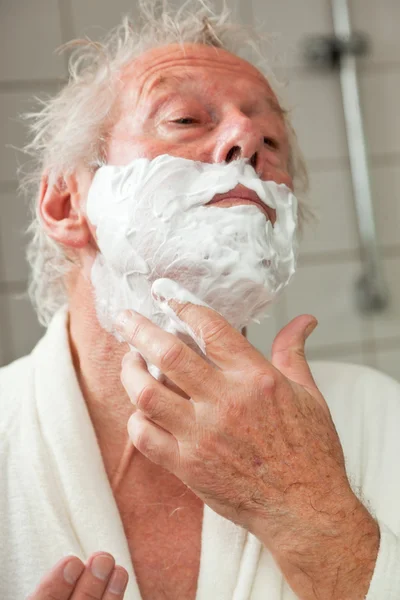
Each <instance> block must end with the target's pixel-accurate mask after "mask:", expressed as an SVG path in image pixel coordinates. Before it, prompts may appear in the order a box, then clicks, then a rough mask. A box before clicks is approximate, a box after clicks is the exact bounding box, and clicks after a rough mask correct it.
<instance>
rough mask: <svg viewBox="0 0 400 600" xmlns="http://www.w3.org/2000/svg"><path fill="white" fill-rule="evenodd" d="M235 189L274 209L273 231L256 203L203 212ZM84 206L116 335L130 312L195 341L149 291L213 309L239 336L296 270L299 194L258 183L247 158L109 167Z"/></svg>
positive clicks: (100, 307)
mask: <svg viewBox="0 0 400 600" xmlns="http://www.w3.org/2000/svg"><path fill="white" fill-rule="evenodd" d="M238 184H242V185H243V186H245V187H246V188H248V189H250V190H254V191H255V192H256V194H257V195H258V197H259V198H260V200H261V201H262V202H264V203H265V204H266V205H267V206H269V207H270V208H272V209H274V210H275V211H276V222H275V224H274V226H272V223H271V222H270V221H269V220H267V217H266V215H265V214H264V213H263V212H262V211H261V209H260V208H259V207H257V206H256V205H236V206H232V207H229V208H225V207H218V206H214V205H210V206H205V205H206V204H207V203H208V202H210V201H211V200H212V199H213V198H214V196H215V195H216V194H220V193H225V192H228V191H230V190H232V189H233V188H235V187H236V186H237V185H238ZM86 210H87V216H88V219H89V221H90V222H91V223H92V224H93V225H94V226H95V227H96V237H97V244H98V247H99V249H100V252H99V253H98V255H97V258H96V260H95V263H94V265H93V268H92V272H91V280H92V284H93V287H94V290H95V295H96V308H97V314H98V318H99V321H100V323H101V325H102V326H103V327H104V328H105V329H106V330H108V331H110V332H113V331H114V326H113V324H114V322H115V318H116V316H117V315H118V314H119V313H120V312H121V311H122V310H124V309H130V308H131V309H134V310H135V311H137V312H139V313H141V314H143V315H145V316H146V317H148V318H149V319H151V320H152V321H153V322H155V323H156V324H158V325H159V326H160V327H162V328H163V329H165V330H167V331H172V332H174V333H176V332H177V331H179V330H180V331H181V332H182V333H186V334H190V335H191V337H192V338H193V332H191V333H190V331H189V329H188V327H187V326H185V324H181V325H180V326H179V324H178V321H179V319H177V318H175V319H174V318H173V317H172V315H171V311H172V309H168V304H167V303H166V302H161V303H160V302H158V301H157V300H156V299H155V298H154V297H153V295H152V293H151V292H152V286H153V292H154V293H155V294H157V295H159V296H163V297H164V298H165V299H166V300H168V299H170V298H171V297H176V294H178V290H179V294H178V296H179V297H178V298H177V299H178V300H180V301H188V302H192V303H197V304H205V305H208V306H210V307H211V308H213V309H214V310H216V311H218V312H219V313H220V314H221V315H223V316H224V317H225V318H226V319H227V320H228V321H229V322H230V323H231V325H232V326H233V327H235V328H236V329H238V330H240V329H242V328H243V327H245V326H246V325H247V324H248V323H249V322H250V321H252V320H255V319H257V317H260V316H262V315H263V314H264V313H265V310H266V307H267V306H268V304H269V303H270V302H271V300H272V299H274V298H275V297H276V296H277V294H279V292H280V291H281V290H282V289H283V288H284V287H285V286H286V285H287V284H288V282H289V280H290V278H291V277H292V275H293V273H294V271H295V267H296V255H297V241H296V229H297V200H296V197H295V196H294V195H293V193H292V192H291V190H290V189H289V188H288V187H287V186H286V185H284V184H277V183H275V182H273V181H262V180H261V179H260V178H259V177H258V175H257V174H256V172H255V170H254V169H253V167H252V166H251V165H250V164H248V161H245V160H239V161H234V162H232V163H229V164H226V163H216V164H209V163H202V162H195V161H191V160H187V159H184V158H177V157H173V156H169V155H161V156H158V157H156V158H155V159H153V160H148V159H145V158H140V159H136V160H134V161H133V162H131V163H130V164H128V165H126V166H109V165H106V166H103V167H101V168H100V169H98V171H97V172H96V174H95V176H94V178H93V182H92V185H91V187H90V190H89V194H88V198H87V206H86ZM159 280H160V281H159ZM168 280H170V281H169V283H168ZM173 282H175V283H176V284H177V285H175V286H174V285H173ZM171 283H172V287H171ZM171 317H172V318H171ZM197 342H198V343H199V345H200V347H201V340H197ZM201 349H202V350H203V351H204V348H201Z"/></svg>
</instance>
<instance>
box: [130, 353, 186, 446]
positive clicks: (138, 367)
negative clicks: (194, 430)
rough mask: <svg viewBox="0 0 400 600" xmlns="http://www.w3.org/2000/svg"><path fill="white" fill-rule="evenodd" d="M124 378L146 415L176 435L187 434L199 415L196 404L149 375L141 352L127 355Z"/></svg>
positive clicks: (132, 396)
mask: <svg viewBox="0 0 400 600" xmlns="http://www.w3.org/2000/svg"><path fill="white" fill-rule="evenodd" d="M121 381H122V384H123V386H124V388H125V390H126V392H127V394H128V396H129V398H130V399H131V402H132V403H133V404H135V406H136V408H138V409H139V410H141V411H142V412H143V413H144V414H145V415H146V417H148V418H149V419H151V420H152V421H153V422H154V423H156V424H157V425H159V426H160V427H162V428H163V429H165V430H166V431H168V432H169V433H171V434H172V435H173V436H175V437H176V438H179V439H182V438H185V437H187V436H188V434H189V432H190V430H191V427H192V423H194V422H195V419H196V415H195V412H194V407H193V404H192V403H191V402H190V401H189V400H186V399H185V398H182V396H179V395H178V394H177V393H175V392H173V391H171V390H169V389H168V388H167V387H165V385H164V384H162V383H160V382H159V381H157V380H156V379H155V378H154V377H153V376H152V375H150V373H149V372H148V370H147V367H146V363H145V362H144V360H143V359H142V357H141V356H140V355H139V354H138V353H136V352H129V353H128V354H126V355H125V356H124V358H123V360H122V371H121Z"/></svg>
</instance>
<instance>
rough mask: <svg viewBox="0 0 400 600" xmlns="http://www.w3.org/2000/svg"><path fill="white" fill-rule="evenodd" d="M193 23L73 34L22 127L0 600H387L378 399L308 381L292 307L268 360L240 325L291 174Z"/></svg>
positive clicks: (384, 391)
mask: <svg viewBox="0 0 400 600" xmlns="http://www.w3.org/2000/svg"><path fill="white" fill-rule="evenodd" d="M202 6H203V5H202ZM202 11H203V12H200V13H196V14H195V13H193V15H190V14H189V15H186V16H184V15H183V14H181V13H179V14H177V15H176V17H175V18H174V19H171V18H170V17H168V15H167V14H166V13H165V12H164V13H162V14H161V15H159V16H158V17H156V16H155V15H154V14H153V13H152V12H151V11H150V10H147V11H145V12H144V16H145V26H144V28H143V29H142V30H141V31H140V32H139V33H135V32H134V31H133V30H132V29H131V28H130V26H129V25H128V24H127V23H126V22H125V24H124V25H123V26H122V27H120V28H119V29H118V30H116V31H114V32H113V33H112V34H111V36H110V38H109V39H108V41H106V43H105V44H104V45H95V44H92V45H90V44H89V45H88V44H86V45H84V46H83V47H82V45H81V46H80V47H78V49H77V50H76V51H75V54H73V55H72V58H71V79H70V81H69V83H68V84H67V85H66V87H65V88H64V89H63V90H62V91H61V92H60V93H59V94H58V96H56V97H55V98H53V99H51V100H50V101H49V102H48V103H47V104H46V105H45V106H44V107H43V110H42V111H41V112H40V113H39V114H37V115H36V117H35V121H34V126H33V130H34V134H35V135H34V139H33V141H32V143H31V146H30V150H32V151H33V152H34V153H35V154H36V156H37V157H39V161H38V167H39V169H40V171H41V184H40V191H39V194H38V197H37V200H36V201H35V202H36V214H37V216H36V219H35V221H34V224H33V225H32V230H33V232H34V237H33V242H32V244H31V247H30V260H31V264H32V267H33V278H32V282H33V283H32V293H33V297H34V299H35V302H36V306H37V309H38V311H39V315H40V317H41V319H42V321H45V322H47V323H49V322H50V321H51V323H50V325H49V328H48V331H47V333H46V335H45V337H44V338H43V339H42V340H41V341H40V342H39V344H38V346H37V347H36V348H35V349H34V351H33V352H32V354H31V355H30V356H28V357H25V358H23V359H21V360H19V361H17V362H16V363H14V364H12V365H9V366H8V367H6V368H4V369H2V370H1V372H0V398H1V407H2V408H1V417H0V424H1V441H2V450H1V455H0V456H1V461H2V463H1V467H2V468H1V473H2V475H1V477H2V486H1V494H0V502H1V521H0V528H1V529H0V539H1V561H2V562H1V565H2V566H1V577H0V588H1V590H0V591H1V594H0V595H1V598H2V599H4V600H20V599H22V598H26V597H27V596H28V595H29V598H30V599H31V600H47V599H50V598H51V599H53V600H67V599H71V600H83V599H86V598H91V599H103V600H112V599H116V598H126V599H129V600H139V599H140V598H142V599H144V600H161V599H167V598H168V599H171V600H172V599H173V600H190V599H195V598H197V599H198V600H210V599H215V600H217V599H218V600H220V599H221V600H225V599H226V600H228V599H229V600H230V599H232V598H233V599H235V600H241V599H245V598H246V599H248V600H250V599H251V600H261V599H265V598H269V599H270V600H278V599H279V600H289V599H293V598H300V599H302V600H314V599H315V600H316V599H319V600H322V599H323V600H325V599H326V600H328V599H329V600H350V599H351V600H361V599H363V598H365V597H367V598H368V600H375V599H378V598H379V599H380V600H381V599H385V600H389V599H393V600H394V599H395V598H396V599H398V598H400V579H399V568H400V542H399V538H398V537H397V536H398V535H399V534H400V525H399V518H398V514H399V513H398V506H400V486H399V484H398V483H397V481H398V479H399V478H398V474H397V465H396V457H397V456H399V454H400V436H399V435H398V433H397V423H398V422H400V388H399V386H398V385H397V383H395V382H394V381H392V380H390V379H389V378H387V377H386V376H384V375H381V374H379V373H377V372H375V371H372V370H369V369H366V368H363V367H355V366H350V365H333V364H314V365H312V367H311V368H310V365H308V363H307V361H306V359H305V355H304V344H305V341H306V338H307V337H308V336H309V335H310V333H311V332H312V330H313V329H314V327H315V326H316V321H315V319H314V318H313V317H311V316H308V315H303V316H300V317H298V318H297V319H295V320H294V321H292V322H291V323H290V324H288V325H287V326H286V327H285V328H284V329H283V330H282V331H281V332H280V333H279V334H278V336H277V337H276V339H275V341H274V344H273V347H272V358H271V362H269V361H268V360H267V359H266V358H264V357H263V356H261V355H260V354H259V353H258V352H257V351H256V350H255V349H254V348H253V347H252V346H251V345H250V344H249V343H248V341H247V340H246V338H245V337H243V336H242V335H241V333H240V330H241V328H242V327H243V326H244V325H245V324H246V322H248V320H249V319H250V318H251V317H253V316H254V315H255V314H256V313H257V314H259V313H260V312H262V311H263V310H264V309H265V306H266V305H267V304H268V302H269V300H270V299H271V298H272V297H273V296H274V295H275V294H276V293H277V292H278V291H279V289H280V287H282V286H283V285H285V284H286V283H287V281H288V280H289V278H290V275H291V273H292V271H293V264H294V263H293V260H294V259H293V255H294V254H293V248H294V247H295V240H294V238H293V232H294V229H295V221H296V212H297V211H296V210H295V208H296V202H295V198H294V195H293V193H292V192H297V191H298V190H299V185H300V183H301V179H302V173H301V169H302V163H301V159H300V158H299V153H298V150H297V149H296V145H295V138H294V135H293V132H292V130H291V128H290V124H289V121H288V117H287V115H286V113H285V112H284V111H283V110H282V108H281V107H280V105H279V102H278V100H277V97H276V95H275V94H274V92H273V91H272V88H271V85H270V82H269V81H267V80H266V79H265V77H264V76H263V75H262V73H261V72H260V71H259V70H258V69H257V68H255V67H254V66H252V65H251V64H250V63H249V62H246V61H245V60H243V59H242V58H239V56H238V55H237V54H235V53H234V52H233V50H234V45H233V41H234V39H236V37H235V36H237V30H236V29H235V28H234V27H233V26H230V25H229V23H228V21H227V17H226V15H225V14H223V15H220V16H218V17H215V16H212V15H211V16H210V15H209V16H208V17H207V16H206V15H207V14H209V13H208V12H207V11H208V9H204V6H203V9H202ZM204 11H205V12H204ZM176 174H178V175H176ZM201 178H203V179H201ZM204 178H205V181H206V184H205V183H204V181H203V180H204ZM138 182H139V183H140V185H139V183H138ZM199 182H202V183H199ZM221 182H222V183H221ZM238 182H239V183H238ZM135 186H136V187H135ZM196 194H197V195H196ZM194 197H195V198H196V202H194V201H193V198H194ZM199 198H200V200H199ZM262 198H263V200H262ZM193 202H194V204H196V203H197V204H196V206H194V207H193V206H192V204H193ZM190 203H192V204H190ZM210 203H211V205H212V204H214V205H216V204H217V205H218V206H210ZM143 207H144V208H143ZM192 211H194V212H192ZM195 211H197V212H195ZM182 215H183V216H182ZM185 215H187V220H186V221H185V226H184V227H183V226H182V227H181V229H179V233H177V231H178V225H177V223H178V222H179V223H180V222H181V221H179V219H180V218H182V219H183V218H186V217H185ZM192 215H198V218H197V217H196V218H193V216H192ZM155 222H157V226H154V225H153V224H154V223H155ZM243 223H245V224H246V227H248V231H249V232H250V233H249V235H248V236H247V237H246V236H244V233H243V236H244V237H243V239H244V240H245V242H243V246H238V248H241V251H240V252H236V250H235V248H236V246H235V247H230V246H229V240H230V239H231V238H232V239H233V240H234V241H235V244H236V243H238V244H240V243H241V242H240V239H239V238H241V233H240V231H241V230H240V227H241V226H242V224H243ZM216 227H217V229H215V228H216ZM235 227H236V229H235ZM259 227H261V229H260V231H261V230H262V232H261V233H260V238H258V237H257V236H258V235H259V233H258V228H259ZM164 228H165V229H164ZM213 228H214V229H213ZM265 228H266V229H265ZM160 232H161V233H160ZM203 232H206V233H207V235H205V234H204V235H203ZM213 232H214V235H213ZM265 232H267V233H268V236H266V233H265ZM246 235H247V234H246ZM157 236H161V238H162V241H161V242H160V243H159V242H158V241H157V240H158V238H157ZM224 236H225V237H224ZM274 236H275V237H274ZM238 240H239V241H238ZM255 240H256V241H255ZM257 240H258V241H259V242H260V244H259V245H258V241H257ZM270 240H275V242H274V243H275V245H274V246H273V245H270ZM256 242H257V243H256ZM263 244H264V245H263ZM271 244H272V242H271ZM200 246H201V252H202V253H203V254H201V260H200V259H199V261H197V259H193V260H192V262H191V261H190V260H189V258H190V256H195V257H196V256H197V255H196V252H197V249H198V247H200ZM139 248H140V253H139ZM188 248H190V252H189V250H187V251H186V249H188ZM221 248H222V249H223V252H222V251H221V252H220V250H221ZM259 248H262V252H261V257H264V258H263V260H259V259H258V258H257V260H256V262H252V261H253V259H254V256H256V254H257V252H258V251H259ZM265 248H266V249H267V250H268V251H267V250H265ZM231 251H232V252H233V254H232V256H234V257H235V260H232V261H231V263H229V264H228V260H227V258H226V256H228V255H229V256H230V254H229V252H231ZM168 252H170V253H171V256H172V258H171V262H170V263H168V265H173V266H169V267H168V268H166V267H165V264H166V258H165V256H166V255H167V254H168ZM185 252H186V253H185ZM191 252H192V254H190V253H191ZM235 252H236V253H235ZM139 254H140V255H139ZM267 256H268V257H269V258H268V259H267V258H266V257H267ZM188 257H189V258H188ZM278 259H279V260H278ZM168 260H170V259H168ZM202 261H203V262H202ZM205 261H206V262H207V265H209V267H207V268H205V267H204V264H206V262H205ZM242 261H244V262H242ZM246 261H247V262H246ZM272 263H273V264H275V263H276V265H277V266H276V273H275V275H274V277H272V275H271V269H272V268H273V264H272ZM221 265H222V267H221ZM249 265H250V266H249ZM242 267H243V269H247V268H248V271H243V269H242ZM235 269H236V270H238V271H237V272H238V273H239V275H238V276H237V279H235V281H234V283H232V284H231V283H230V282H231V279H229V277H230V276H231V274H232V273H233V272H235V273H236V271H235ZM240 269H242V271H243V272H245V275H243V273H242V271H240ZM251 269H253V270H254V273H255V275H254V277H253V274H252V272H251V273H250V271H251ZM240 273H242V274H240ZM258 273H262V274H263V278H262V279H261V280H260V281H261V282H262V284H260V281H259V280H258V279H257V276H258V275H257V274H258ZM265 273H267V275H268V276H267V275H265ZM250 275H251V276H250ZM256 275H257V276H256ZM264 275H265V276H264ZM232 281H233V280H232ZM132 282H133V283H132ZM205 282H206V283H207V285H208V284H209V287H208V288H207V289H206V290H205V289H203V288H204V285H205ZM221 282H222V283H221ZM238 282H239V283H240V285H239V283H238ZM184 284H186V285H184ZM316 285H317V282H316ZM265 290H267V292H268V294H270V295H269V296H267V295H265V294H266V293H267V292H266V291H265ZM222 299H223V300H222ZM127 308H134V309H135V311H126V310H122V309H127ZM214 309H215V310H214ZM120 313H121V314H120ZM246 315H247V316H246ZM122 342H127V343H129V345H130V347H131V351H130V352H128V354H126V353H127V350H129V347H128V346H127V344H126V343H122ZM121 362H122V369H121ZM132 404H133V405H134V406H132ZM57 561H58V562H57ZM128 580H129V581H128Z"/></svg>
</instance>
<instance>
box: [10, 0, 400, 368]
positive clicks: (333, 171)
mask: <svg viewBox="0 0 400 600" xmlns="http://www.w3.org/2000/svg"><path fill="white" fill-rule="evenodd" d="M228 2H229V0H228ZM230 4H231V5H232V7H233V8H234V9H235V10H236V12H237V14H238V15H239V16H240V18H241V19H242V20H243V21H244V22H246V23H249V24H251V23H253V22H255V23H257V24H258V25H259V26H262V28H263V31H265V32H266V33H271V34H273V35H272V36H271V61H272V62H273V63H274V65H275V66H276V70H277V73H278V75H279V78H280V81H281V82H282V84H285V85H282V89H281V95H282V97H283V98H284V99H285V102H286V105H287V106H288V107H289V108H290V109H291V111H292V114H293V119H294V124H295V127H296V129H297V131H298V134H299V138H300V143H301V145H302V147H303V150H304V152H305V155H306V158H307V162H308V166H309V169H310V175H311V192H310V198H309V202H310V204H311V206H312V207H313V208H314V211H315V213H316V214H317V216H318V219H319V224H318V223H313V224H310V225H308V226H306V228H305V234H304V241H303V247H302V254H301V259H300V268H299V271H298V274H297V276H296V277H295V279H294V281H293V284H292V285H291V287H290V289H288V290H287V292H286V293H285V294H284V296H283V297H282V298H281V299H280V301H279V303H277V304H276V305H275V306H274V307H273V308H272V309H271V316H270V317H269V318H268V319H267V320H266V321H264V322H263V323H262V324H261V325H254V326H251V327H250V328H249V336H250V339H251V341H252V342H253V343H254V344H255V345H256V346H257V347H259V348H260V349H261V350H262V351H263V352H264V353H265V354H266V355H268V354H269V349H270V346H271V341H272V339H273V336H274V334H275V332H276V331H277V330H278V329H279V328H280V327H282V326H283V325H284V324H285V323H287V322H288V320H289V319H290V318H292V317H294V316H296V315H297V314H301V313H304V312H307V313H312V314H314V315H315V316H317V317H318V319H319V323H320V324H319V327H318V328H317V330H316V331H315V332H314V334H313V335H312V337H311V338H310V340H309V343H308V356H309V357H310V358H312V359H333V360H343V361H351V362H356V363H364V364H368V365H371V366H374V367H377V368H379V369H381V370H383V371H386V372H387V373H390V374H391V375H393V376H394V377H397V378H399V377H400V368H399V362H400V318H399V316H400V315H399V311H400V277H399V274H400V237H399V235H398V229H399V225H400V202H399V199H400V119H398V115H397V112H398V107H399V106H400V38H399V36H398V23H399V22H400V2H398V0H381V1H380V2H379V4H377V3H376V1H375V0H350V5H351V13H352V19H353V23H354V26H355V27H356V28H357V29H360V30H361V31H364V32H366V33H368V34H369V35H370V39H371V43H372V51H371V54H370V55H369V57H368V58H365V59H362V61H361V63H360V80H361V93H362V102H363V108H364V113H365V122H366V132H367V136H368V144H369V154H370V159H371V165H372V184H373V189H374V196H375V197H374V200H375V209H376V219H377V225H378V234H379V240H380V248H381V252H382V257H383V267H384V270H385V274H386V278H387V282H388V284H389V288H390V296H391V304H390V308H389V309H388V310H387V311H386V312H385V313H382V314H380V315H376V316H363V315H361V314H360V313H359V311H358V310H357V306H356V301H355V284H356V281H357V279H358V277H359V276H360V273H361V268H362V265H361V262H360V252H359V239H358V233H357V225H356V219H355V211H354V205H353V197H352V187H351V177H350V169H349V160H348V151H347V145H346V137H345V129H344V118H343V110H342V104H341V92H340V85H339V78H338V74H337V73H321V72H315V71H313V70H312V69H310V68H309V67H308V66H307V65H306V64H305V62H304V60H303V58H302V52H301V48H302V45H303V43H304V40H305V39H306V38H307V37H308V36H310V35H312V34H321V33H330V32H332V18H331V12H330V1H329V0H302V1H301V2H299V1H298V0H270V1H266V0H253V2H251V1H250V0H246V2H244V1H242V2H236V1H235V2H234V3H233V0H231V3H230ZM134 6H135V2H132V1H129V0H112V1H111V0H109V1H106V0H58V1H57V0H18V1H16V0H2V2H1V4H0V364H5V363H7V362H9V361H11V360H13V359H14V358H17V357H19V356H21V355H23V354H25V353H26V352H29V351H30V349H31V348H32V347H33V345H34V344H35V342H36V340H37V339H38V338H39V337H40V335H41V334H42V329H41V328H40V327H39V326H38V324H37V322H36V319H35V316H34V314H33V311H32V309H31V308H30V305H29V302H28V300H27V299H26V296H25V290H26V280H27V276H28V269H27V265H26V263H25V260H24V245H25V241H26V238H25V237H24V230H25V227H26V225H27V223H28V209H27V206H26V205H25V204H24V202H23V200H22V199H21V198H18V197H17V192H16V190H17V168H18V167H19V166H21V165H22V164H23V163H24V161H25V160H26V159H25V157H24V156H23V154H22V153H21V152H19V151H18V148H19V147H21V146H22V145H23V143H24V140H25V130H24V127H23V125H22V124H21V121H20V119H19V115H20V114H21V113H22V112H24V111H27V110H30V109H31V108H33V106H34V101H33V98H34V96H37V97H42V96H44V95H47V94H52V93H54V92H55V91H57V89H59V87H60V85H62V83H63V82H64V81H65V78H66V76H67V66H66V60H65V57H63V56H60V55H58V54H56V53H55V52H54V49H55V48H57V47H58V46H59V45H60V44H62V43H63V42H66V41H67V40H69V39H71V38H72V37H74V36H78V35H79V36H82V35H86V34H88V35H89V36H91V37H94V38H96V37H99V36H101V34H102V32H104V30H106V29H107V28H108V27H110V26H112V25H114V24H116V23H117V22H118V20H119V16H120V14H121V13H123V12H127V11H129V10H132V7H134ZM272 42H273V43H272ZM285 82H287V84H286V83H285Z"/></svg>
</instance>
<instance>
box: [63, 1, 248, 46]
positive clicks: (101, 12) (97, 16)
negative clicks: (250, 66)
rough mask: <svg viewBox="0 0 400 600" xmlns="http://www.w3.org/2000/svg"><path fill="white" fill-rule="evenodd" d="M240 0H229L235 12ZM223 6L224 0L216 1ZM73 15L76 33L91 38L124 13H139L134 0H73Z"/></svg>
mask: <svg viewBox="0 0 400 600" xmlns="http://www.w3.org/2000/svg"><path fill="white" fill-rule="evenodd" d="M238 2H239V0H228V4H229V7H230V8H231V9H232V10H233V11H234V12H235V10H236V9H237V6H236V5H237V3H238ZM169 3H170V4H171V5H172V6H176V7H178V8H179V7H180V6H182V4H183V1H182V0H170V2H169ZM214 5H215V6H216V7H217V9H218V7H219V6H222V0H217V1H216V2H214ZM71 6H72V17H73V23H74V29H75V35H78V36H80V35H88V36H89V37H90V38H91V39H99V38H102V37H103V36H104V34H105V33H106V32H107V31H109V29H111V28H112V27H114V26H115V25H118V24H119V23H120V21H121V18H122V16H123V15H126V14H128V15H131V16H133V17H135V14H138V11H137V7H136V2H135V1H134V0H112V2H111V1H110V0H108V1H102V2H100V1H99V0H85V1H84V2H82V0H71Z"/></svg>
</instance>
